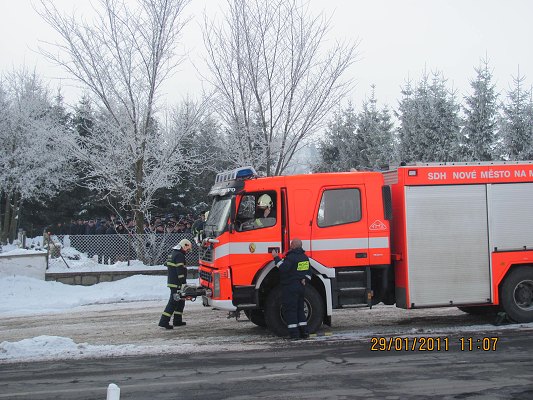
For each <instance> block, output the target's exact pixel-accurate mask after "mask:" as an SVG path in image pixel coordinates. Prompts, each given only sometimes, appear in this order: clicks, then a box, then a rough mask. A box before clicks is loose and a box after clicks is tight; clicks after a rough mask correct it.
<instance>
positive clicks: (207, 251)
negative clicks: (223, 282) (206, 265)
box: [198, 246, 213, 262]
mask: <svg viewBox="0 0 533 400" xmlns="http://www.w3.org/2000/svg"><path fill="white" fill-rule="evenodd" d="M198 256H199V257H198V258H199V259H200V260H201V261H206V262H213V249H212V248H211V247H202V246H200V247H198Z"/></svg>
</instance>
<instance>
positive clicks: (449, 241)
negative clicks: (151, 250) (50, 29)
mask: <svg viewBox="0 0 533 400" xmlns="http://www.w3.org/2000/svg"><path fill="white" fill-rule="evenodd" d="M210 195H211V196H213V204H212V207H211V210H210V212H209V217H208V219H207V221H206V223H205V229H204V233H205V235H206V236H205V238H204V239H203V242H202V244H201V246H200V266H199V277H200V284H201V287H202V289H203V290H204V293H205V295H204V296H203V303H204V305H206V306H211V307H214V308H217V309H221V310H227V311H230V312H241V311H243V312H244V313H245V314H246V315H247V316H248V318H249V319H250V320H251V321H252V322H253V323H255V324H257V325H260V326H265V327H268V328H269V329H270V330H272V331H273V332H274V333H276V334H279V335H284V334H286V332H287V329H286V324H285V322H284V320H283V313H282V312H281V287H280V285H279V272H278V269H277V268H276V267H275V265H274V262H273V259H272V256H271V254H270V253H271V251H272V250H273V249H276V250H278V251H279V252H281V253H282V254H284V253H285V252H286V251H287V250H288V249H289V243H290V240H291V239H294V238H299V239H301V240H302V242H303V247H304V250H305V251H306V254H307V255H308V256H309V258H310V261H311V266H312V272H313V277H312V281H311V285H309V286H308V287H307V288H306V301H305V303H306V314H307V317H308V327H309V329H310V331H311V332H314V331H316V330H317V329H318V328H319V327H320V326H321V325H322V323H326V324H331V315H332V310H333V309H337V308H344V307H354V306H361V305H363V306H372V305H374V304H377V303H380V302H383V303H385V304H394V303H396V305H397V306H398V307H402V308H417V307H442V306H459V307H462V309H464V310H465V311H467V312H475V311H476V310H481V308H479V306H480V305H485V306H489V307H491V308H495V307H499V306H500V305H501V306H503V308H504V309H505V311H506V312H507V313H508V314H509V315H510V316H511V317H512V318H513V319H514V320H517V321H521V322H522V321H533V201H532V200H533V164H531V163H523V164H494V163H493V164H488V165H481V164H476V165H467V164H461V165H459V164H454V165H418V166H405V167H399V168H398V169H396V170H394V171H388V172H386V173H380V172H342V173H321V174H308V175H295V176H276V177H263V178H262V177H258V176H257V174H256V173H255V171H254V170H253V168H251V167H245V168H238V169H235V170H233V171H228V172H224V173H220V174H218V175H217V178H216V181H215V184H214V186H213V187H212V189H211V191H210ZM265 195H266V196H265ZM260 199H261V201H260ZM265 199H267V202H268V208H269V213H268V216H266V217H265V214H266V213H265V212H264V206H265V204H258V203H264V201H265Z"/></svg>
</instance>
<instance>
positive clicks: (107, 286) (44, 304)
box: [0, 275, 198, 316]
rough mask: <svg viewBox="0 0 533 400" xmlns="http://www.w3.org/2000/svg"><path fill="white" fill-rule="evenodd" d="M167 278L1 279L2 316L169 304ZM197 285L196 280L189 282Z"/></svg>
mask: <svg viewBox="0 0 533 400" xmlns="http://www.w3.org/2000/svg"><path fill="white" fill-rule="evenodd" d="M166 279H167V278H166V276H147V275H135V276H131V277H129V278H125V279H121V280H119V281H114V282H103V283H99V284H97V285H92V286H73V285H65V284H63V283H60V282H53V281H42V280H38V279H33V278H28V277H21V276H15V277H5V278H0V293H1V294H2V295H1V301H0V316H10V315H12V316H20V315H25V314H32V315H35V314H43V313H54V312H62V311H65V310H68V309H72V308H74V307H79V306H84V305H89V304H108V303H118V302H125V301H146V300H163V301H164V300H167V299H168V291H167V290H164V289H165V287H166ZM189 283H190V284H198V281H197V280H194V279H192V280H189Z"/></svg>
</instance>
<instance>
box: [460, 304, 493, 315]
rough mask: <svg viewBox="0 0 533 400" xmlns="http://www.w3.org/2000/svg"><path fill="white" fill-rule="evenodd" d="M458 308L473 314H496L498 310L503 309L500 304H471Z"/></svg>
mask: <svg viewBox="0 0 533 400" xmlns="http://www.w3.org/2000/svg"><path fill="white" fill-rule="evenodd" d="M457 308H458V309H459V310H461V311H463V312H465V313H467V314H471V315H496V314H497V313H498V311H500V310H501V308H500V307H499V306H471V307H457Z"/></svg>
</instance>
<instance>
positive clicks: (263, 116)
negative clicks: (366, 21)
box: [203, 0, 357, 175]
mask: <svg viewBox="0 0 533 400" xmlns="http://www.w3.org/2000/svg"><path fill="white" fill-rule="evenodd" d="M228 5H229V8H228V11H227V13H226V15H225V20H224V21H223V22H222V23H220V24H219V23H217V22H216V21H215V20H208V19H207V17H206V18H205V19H204V29H203V35H204V43H205V46H206V49H207V57H206V61H207V64H208V66H209V71H210V76H208V77H207V78H206V79H207V80H209V81H210V82H211V83H212V84H213V85H214V88H215V93H216V98H217V100H218V101H217V109H218V112H219V113H220V115H221V117H222V119H223V120H224V122H225V124H226V129H227V131H228V134H227V146H228V151H227V154H228V155H229V157H230V158H231V161H232V162H234V163H235V164H241V165H242V164H252V165H254V166H255V167H256V168H258V169H260V170H263V171H265V172H266V174H267V175H279V174H282V173H283V172H284V171H285V169H286V168H287V166H288V164H289V162H290V161H291V159H292V157H293V156H294V154H295V152H296V151H297V150H298V149H299V148H300V147H301V146H302V144H303V143H304V142H305V139H306V138H308V137H309V136H310V135H311V134H313V133H314V132H316V130H317V129H318V128H319V127H320V126H321V124H322V123H323V121H324V118H325V117H326V116H327V115H328V113H329V112H330V111H331V109H332V108H333V107H335V106H337V105H338V103H339V101H340V100H341V98H342V97H343V96H344V95H345V94H346V93H347V92H348V91H349V90H350V89H351V86H352V85H351V83H352V82H351V81H350V80H342V79H341V78H342V75H343V74H344V72H345V71H346V70H347V68H348V67H350V65H351V64H352V63H354V62H355V60H356V56H357V53H356V47H357V44H356V43H339V42H337V43H335V44H334V45H333V46H332V47H331V48H330V49H329V50H325V49H324V48H323V47H324V42H325V41H326V35H327V33H328V26H329V23H330V21H329V20H328V19H326V18H324V16H323V15H318V16H316V17H315V16H312V15H311V13H310V11H309V6H308V3H302V2H301V1H300V0H273V1H269V2H265V1H263V0H228Z"/></svg>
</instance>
